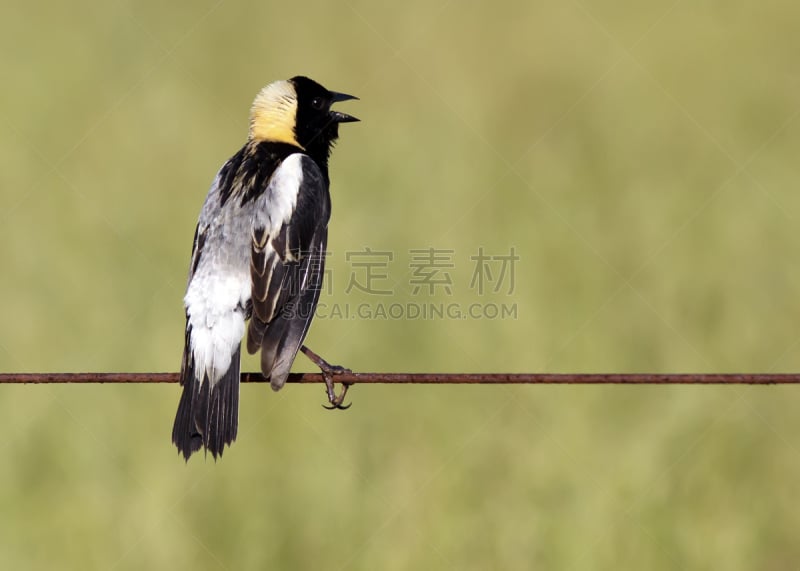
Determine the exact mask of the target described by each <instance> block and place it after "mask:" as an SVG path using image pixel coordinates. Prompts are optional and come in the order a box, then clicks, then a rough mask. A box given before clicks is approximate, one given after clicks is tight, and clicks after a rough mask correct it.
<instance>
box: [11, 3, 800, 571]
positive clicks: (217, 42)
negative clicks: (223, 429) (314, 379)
mask: <svg viewBox="0 0 800 571" xmlns="http://www.w3.org/2000/svg"><path fill="white" fill-rule="evenodd" d="M798 21H800V6H798V5H797V3H794V2H789V1H785V2H778V1H770V2H765V3H760V4H756V3H753V2H746V1H731V2H709V1H700V2H674V3H673V2H639V3H635V4H632V3H629V2H619V1H617V2H614V1H598V0H574V1H571V2H565V3H530V2H504V1H499V2H494V3H491V4H490V3H481V2H435V3H429V2H403V3H391V4H377V3H370V2H366V1H364V0H353V1H348V2H344V3H333V2H331V3H316V4H301V3H290V2H284V3H276V2H252V3H251V2H245V1H243V0H223V1H201V2H191V3H190V2H185V3H183V4H178V3H174V4H164V3H159V2H141V3H127V2H115V3H109V4H107V5H102V6H100V5H97V3H91V2H78V3H68V4H57V3H52V2H50V3H39V2H30V3H23V4H15V5H13V6H7V7H6V9H5V10H4V18H3V21H2V23H0V45H1V46H2V54H3V57H2V76H3V89H2V90H0V118H2V121H0V193H1V194H0V239H2V242H3V246H2V250H0V252H1V254H0V256H1V257H0V262H2V272H0V298H1V299H3V304H2V308H3V312H2V320H0V370H2V371H4V372H8V371H55V372H67V371H140V372H145V371H176V370H177V369H178V366H179V363H180V356H181V350H182V343H183V326H184V323H183V312H182V305H181V298H182V295H183V289H184V286H185V279H186V272H187V267H188V263H189V253H190V248H191V238H192V233H193V230H194V224H195V221H196V218H197V214H198V212H199V210H200V206H201V204H202V201H203V198H204V196H205V193H206V191H207V189H208V186H209V184H210V182H211V180H212V178H213V176H214V174H215V172H216V170H217V169H218V168H219V167H220V165H221V164H222V163H223V162H224V161H225V160H226V159H227V158H228V157H229V156H230V155H232V154H233V153H234V152H235V151H236V150H237V149H238V148H239V147H240V146H241V145H242V144H243V142H244V140H245V135H246V131H247V113H248V109H249V105H250V102H251V101H252V98H253V97H254V96H255V94H256V92H257V91H258V90H259V89H260V88H261V87H262V86H263V85H264V84H266V83H268V82H270V81H273V80H275V79H281V78H287V77H291V76H293V75H296V74H306V75H309V76H311V77H313V78H315V79H317V80H318V81H320V82H321V83H323V84H324V85H326V86H327V87H329V88H331V89H336V90H340V91H346V92H351V93H354V94H356V95H358V96H360V97H361V101H359V102H352V103H347V104H346V108H345V106H344V105H343V106H342V107H341V108H342V110H345V111H347V112H351V113H353V114H354V115H357V116H358V117H360V118H361V119H362V121H363V122H362V123H360V124H357V125H345V126H344V127H343V128H342V138H341V141H340V143H339V145H338V147H337V149H336V151H335V153H334V157H333V161H332V171H331V174H332V178H333V188H332V194H333V200H334V213H333V220H332V222H331V238H330V247H331V250H332V252H333V253H332V255H331V258H330V262H329V263H330V268H331V271H330V275H329V277H330V286H331V287H330V291H329V292H328V293H326V294H324V297H323V303H326V304H330V305H332V304H339V307H340V308H341V307H346V306H348V304H349V305H350V306H351V307H352V306H355V305H358V304H362V303H365V304H367V306H368V307H369V308H372V309H374V308H376V307H377V306H378V304H380V303H387V302H388V303H394V302H397V303H402V304H417V305H419V304H424V303H429V302H431V303H455V304H458V306H459V307H466V306H468V305H470V304H475V303H477V304H479V307H486V306H487V305H488V304H510V305H511V306H513V307H516V311H517V318H516V319H513V318H506V319H488V318H470V319H464V320H459V319H448V318H443V319H427V320H426V319H406V318H401V319H344V318H337V317H335V316H328V318H320V319H318V320H317V321H316V322H315V323H314V325H313V327H312V329H311V333H310V336H309V339H308V342H309V345H310V346H311V347H313V348H314V349H315V350H316V351H318V352H320V353H321V354H323V355H324V356H326V357H327V358H328V359H329V360H331V361H332V362H336V363H341V364H346V365H348V366H350V367H352V368H353V369H354V370H358V371H393V372H399V371H437V372H641V371H650V372H694V371H697V372H701V371H703V372H791V371H795V372H796V371H798V370H800V343H799V342H800V324H799V323H798V316H799V314H800V296H798V292H800V266H799V265H798V262H797V261H798V259H800V240H798V235H797V234H798V233H797V221H798V219H799V218H800V194H799V193H798V192H797V181H798V178H800V170H799V169H798V167H797V164H798V162H797V161H798V154H800V119H798V118H797V114H798V111H799V110H800V97H799V96H800V72H799V71H798V67H797V53H798V48H800V45H799V44H798V39H797V33H796V32H797V22H798ZM366 247H369V248H371V249H373V250H380V251H390V252H392V253H393V259H392V262H391V264H388V265H387V266H386V268H385V270H381V272H382V273H386V274H388V278H386V279H385V280H384V281H382V282H376V283H375V284H374V285H376V286H381V289H384V286H386V288H387V289H389V290H390V291H391V292H392V295H390V296H378V295H370V294H367V293H363V292H359V291H357V289H356V288H351V290H350V291H349V292H348V291H347V286H348V283H349V280H350V278H351V276H353V275H354V272H355V271H356V270H357V269H358V268H354V267H353V264H352V261H353V260H352V259H351V260H350V261H349V262H348V260H347V259H346V253H347V252H354V251H363V250H364V248H366ZM481 247H482V248H484V251H485V253H486V254H490V255H507V254H508V253H509V252H510V249H511V248H514V249H515V252H516V254H517V255H518V256H519V257H520V259H519V261H518V262H517V264H516V266H515V270H516V271H515V276H514V282H513V286H514V287H513V291H512V292H511V293H509V292H508V289H510V287H503V288H501V291H499V292H494V291H493V290H489V291H484V292H483V293H480V292H477V291H476V290H475V289H474V288H470V287H469V285H470V280H471V277H472V273H473V270H474V268H473V265H474V264H473V261H472V260H470V257H471V256H474V255H476V253H477V252H478V249H479V248H481ZM420 248H435V249H437V250H452V254H450V260H449V261H450V263H451V264H452V267H451V268H444V269H440V272H447V273H446V274H442V273H440V274H439V277H444V276H445V275H447V276H449V278H450V279H451V282H452V285H451V293H450V294H448V293H447V292H445V291H443V288H441V287H437V288H436V291H435V292H434V295H429V294H428V292H427V291H425V288H423V291H421V292H417V294H414V293H413V288H414V284H413V283H412V279H413V278H414V269H413V268H412V267H411V264H412V260H411V253H410V250H413V249H420ZM494 269H495V273H494V274H493V276H494V277H495V278H496V277H497V267H495V268H494ZM505 285H509V286H510V285H511V284H505ZM244 368H245V370H255V369H256V368H257V361H256V360H255V359H252V358H248V359H247V360H246V361H245V364H244ZM295 368H296V370H307V371H312V370H314V368H313V367H312V366H311V365H310V363H308V362H307V361H306V360H304V359H303V358H302V357H301V358H300V359H299V360H298V363H296V365H295ZM351 395H352V402H353V403H354V405H353V407H352V409H351V410H349V411H348V412H346V413H338V412H337V413H331V412H327V411H324V410H323V409H322V408H321V407H320V404H321V403H323V402H324V393H323V390H322V387H317V386H308V385H304V386H297V385H291V386H288V387H287V388H286V389H285V390H283V391H282V392H280V393H273V392H272V391H270V390H269V389H268V388H267V387H266V386H256V385H251V386H244V387H243V388H242V399H241V402H242V407H241V416H240V431H239V439H238V441H237V442H236V443H235V445H234V446H233V447H232V448H231V449H229V450H228V451H226V452H225V456H224V457H223V459H222V460H221V461H219V462H217V463H214V462H213V460H212V459H211V458H206V459H204V458H203V457H202V456H197V457H194V458H192V460H191V461H190V462H189V463H188V465H186V464H184V462H183V460H182V459H181V458H180V457H178V455H177V453H176V450H175V449H174V448H173V447H172V445H171V444H170V438H169V437H170V430H171V425H172V420H173V415H174V412H175V408H176V406H177V402H178V396H179V388H178V387H177V386H166V385H160V386H114V385H108V386H99V385H95V386H89V385H87V386H3V387H0V434H1V435H2V437H0V457H2V460H1V461H0V514H1V515H0V568H2V569H76V570H77V569H81V570H83V569H117V570H125V569H131V570H134V569H136V570H138V569H190V568H192V569H229V570H233V569H263V568H274V569H531V568H536V569H571V570H582V569H587V570H590V569H656V570H658V569H665V570H666V569H669V570H672V569H712V568H713V569H726V570H739V569H741V570H751V569H763V570H771V569H789V568H794V567H796V565H797V561H798V560H800V543H798V541H797V530H798V529H799V528H800V510H798V509H797V504H796V498H797V497H798V492H800V490H799V489H798V486H799V484H798V482H800V415H798V410H799V409H800V390H798V389H797V388H793V387H762V388H752V387H742V386H730V387H674V386H672V387H630V388H624V387H613V386H607V387H556V386H546V387H545V386H541V387H457V386H452V387H430V386H396V387H381V386H375V387H369V386H358V387H355V388H354V389H353V390H352V391H351Z"/></svg>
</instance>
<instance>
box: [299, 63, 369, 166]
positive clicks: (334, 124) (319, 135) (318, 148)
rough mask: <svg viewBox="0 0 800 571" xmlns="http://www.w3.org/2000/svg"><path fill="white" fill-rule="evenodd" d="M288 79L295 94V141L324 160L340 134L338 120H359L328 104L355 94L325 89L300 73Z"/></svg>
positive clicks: (346, 121)
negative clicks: (333, 108)
mask: <svg viewBox="0 0 800 571" xmlns="http://www.w3.org/2000/svg"><path fill="white" fill-rule="evenodd" d="M289 81H290V82H291V83H292V84H293V85H294V88H295V92H296V93H297V115H296V117H295V124H294V132H295V136H296V138H297V142H298V143H300V146H302V147H303V148H304V149H306V151H307V152H308V153H309V154H310V155H312V156H314V155H324V156H325V158H326V159H327V157H328V155H329V154H330V149H331V145H332V144H333V142H334V141H335V140H336V139H337V138H338V137H339V123H351V122H353V121H358V119H356V118H355V117H353V116H351V115H347V114H346V113H341V112H339V111H333V110H332V109H331V105H333V104H334V103H336V102H338V101H347V100H348V99H357V97H355V96H353V95H346V94H344V93H337V92H335V91H328V90H327V89H325V88H324V87H322V86H321V85H320V84H319V83H317V82H316V81H314V80H312V79H309V78H307V77H304V76H302V75H298V76H296V77H293V78H292V79H290V80H289Z"/></svg>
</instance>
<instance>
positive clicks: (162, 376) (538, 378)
mask: <svg viewBox="0 0 800 571" xmlns="http://www.w3.org/2000/svg"><path fill="white" fill-rule="evenodd" d="M178 380H179V375H178V373H0V384H41V383H177V382H178ZM241 380H242V382H243V383H263V382H265V381H266V379H265V378H264V377H263V375H261V373H242V377H241ZM334 381H335V382H337V383H347V384H426V385H430V384H434V385H439V384H441V385H463V384H467V385H503V384H509V385H524V384H532V385H561V384H583V385H607V384H615V385H776V384H782V385H785V384H798V383H800V373H789V374H777V373H775V374H774V373H715V374H706V373H698V374H694V373H681V374H670V373H627V374H616V373H610V374H605V373H346V374H340V375H336V376H335V377H334ZM287 382H289V383H322V382H324V379H323V378H322V375H321V374H320V373H292V374H291V375H289V379H288V381H287Z"/></svg>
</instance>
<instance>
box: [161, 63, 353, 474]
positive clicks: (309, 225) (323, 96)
mask: <svg viewBox="0 0 800 571" xmlns="http://www.w3.org/2000/svg"><path fill="white" fill-rule="evenodd" d="M348 99H356V98H355V97H353V96H351V95H345V94H343V93H336V92H333V91H328V90H327V89H325V88H324V87H322V86H321V85H319V84H318V83H316V82H314V81H312V80H311V79H309V78H307V77H301V76H298V77H293V78H292V79H290V80H288V81H277V82H275V83H271V84H270V85H267V86H266V87H265V88H264V89H262V90H261V92H260V93H259V94H258V96H257V97H256V99H255V101H254V102H253V107H252V109H251V111H250V132H249V136H248V138H247V143H245V145H244V147H242V148H241V150H240V151H239V152H238V153H236V154H235V155H234V156H233V157H231V158H230V159H229V160H228V162H226V163H225V164H224V165H223V167H222V168H221V169H220V171H219V173H218V174H217V176H216V178H215V179H214V182H213V183H212V185H211V190H210V191H209V193H208V196H207V197H206V200H205V203H204V205H203V209H202V211H201V212H200V219H199V221H198V223H197V229H196V230H195V235H194V246H193V250H192V258H191V265H190V270H189V283H188V286H187V290H186V296H185V297H184V306H185V308H186V340H185V346H184V351H183V363H182V365H181V384H182V385H183V394H182V396H181V399H180V403H179V405H178V413H177V415H176V417H175V424H174V427H173V429H172V442H173V443H174V444H175V446H177V447H178V450H179V451H180V452H182V453H183V455H184V457H185V458H186V459H187V460H188V459H189V457H190V456H191V455H192V453H193V452H195V451H197V450H199V449H200V447H204V448H205V449H206V450H207V451H210V452H211V454H212V455H213V456H214V458H216V457H217V455H221V454H222V451H223V447H224V446H225V444H228V445H230V443H231V442H232V441H233V440H235V439H236V432H237V427H238V415H239V360H240V359H239V357H240V355H239V353H240V345H241V341H242V336H243V335H244V331H245V321H246V320H247V319H250V323H249V325H248V327H247V350H248V352H250V353H251V354H252V353H255V352H257V351H259V350H260V351H261V370H262V372H263V374H264V375H265V376H266V377H267V378H268V379H269V381H270V384H271V386H272V388H273V389H274V390H278V389H280V388H281V387H282V386H283V385H284V383H285V382H286V378H287V377H288V375H289V370H290V369H291V367H292V362H293V361H294V359H295V357H296V356H297V352H298V350H300V349H301V348H302V349H303V351H304V352H305V353H306V354H307V355H309V357H311V358H312V360H314V362H315V363H317V365H319V366H320V368H321V369H322V370H323V374H325V379H326V384H327V388H328V398H329V400H330V402H331V404H332V405H333V406H334V407H341V402H342V398H343V394H342V395H338V396H337V395H335V394H334V392H333V385H332V382H331V380H330V374H331V373H335V372H339V371H342V370H343V369H341V368H340V367H335V366H331V365H328V364H327V363H326V362H325V361H324V360H323V359H321V358H320V357H318V356H317V355H316V354H314V353H313V352H311V351H310V350H308V349H307V348H306V347H304V346H303V345H302V344H303V339H304V338H305V336H306V333H307V332H308V326H309V325H310V324H311V319H312V318H313V315H314V308H315V307H316V304H317V300H318V299H319V293H320V287H321V284H322V275H323V268H324V264H325V248H326V244H327V239H328V219H329V217H330V211H331V201H330V194H329V191H328V189H329V185H330V180H329V178H328V158H329V157H330V154H331V149H332V146H333V143H334V141H335V140H336V139H337V138H338V136H339V123H347V122H351V121H358V119H356V118H355V117H351V116H350V115H346V114H345V113H340V112H338V111H332V110H331V105H332V104H333V103H336V102H339V101H346V100H348Z"/></svg>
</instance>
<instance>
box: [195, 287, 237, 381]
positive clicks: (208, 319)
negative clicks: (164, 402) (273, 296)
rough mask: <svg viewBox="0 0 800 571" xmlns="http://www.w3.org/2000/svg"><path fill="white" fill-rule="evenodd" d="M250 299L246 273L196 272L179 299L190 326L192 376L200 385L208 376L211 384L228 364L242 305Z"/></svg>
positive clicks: (235, 342)
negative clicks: (193, 371)
mask: <svg viewBox="0 0 800 571" xmlns="http://www.w3.org/2000/svg"><path fill="white" fill-rule="evenodd" d="M248 299H250V275H249V273H247V272H242V273H240V274H238V275H237V274H236V273H224V274H204V275H196V276H195V277H194V279H192V281H191V283H190V284H189V288H188V290H187V291H186V296H185V297H184V298H183V302H184V304H185V306H186V312H187V314H188V317H189V324H190V325H191V327H192V335H191V350H192V355H193V356H194V362H195V376H196V378H197V380H198V382H199V383H200V384H201V385H202V383H203V378H204V376H205V375H208V379H209V381H210V382H211V385H212V386H214V385H215V384H216V383H217V381H219V380H220V378H222V375H224V374H225V373H226V372H227V371H228V368H229V367H230V366H231V358H232V357H233V354H234V353H235V352H236V348H237V347H238V346H239V344H240V343H241V342H242V336H243V335H244V312H243V310H242V307H243V306H244V304H245V303H246V302H247V300H248Z"/></svg>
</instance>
